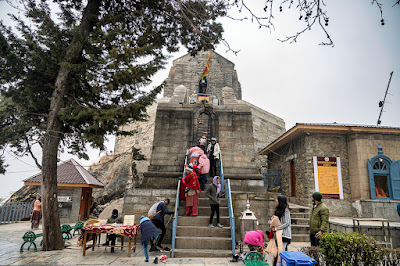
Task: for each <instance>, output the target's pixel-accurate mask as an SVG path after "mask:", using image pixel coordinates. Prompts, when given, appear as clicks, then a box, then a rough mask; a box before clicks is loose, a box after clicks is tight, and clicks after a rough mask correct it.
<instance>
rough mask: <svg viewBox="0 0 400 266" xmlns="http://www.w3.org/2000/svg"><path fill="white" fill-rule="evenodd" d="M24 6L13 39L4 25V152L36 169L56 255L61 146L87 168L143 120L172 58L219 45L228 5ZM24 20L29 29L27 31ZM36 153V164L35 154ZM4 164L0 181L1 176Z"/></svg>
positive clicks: (48, 239) (0, 101)
mask: <svg viewBox="0 0 400 266" xmlns="http://www.w3.org/2000/svg"><path fill="white" fill-rule="evenodd" d="M53 2H54V3H55V4H57V16H55V11H54V10H52V9H51V8H53V9H54V7H55V4H54V3H53V4H51V5H50V4H49V3H47V2H46V1H33V0H32V1H25V5H24V10H23V11H24V14H23V15H24V18H19V17H16V16H14V17H13V19H14V20H15V21H16V23H17V27H16V29H17V31H15V29H11V28H8V27H6V26H5V25H3V23H1V24H0V70H1V72H0V83H1V87H0V92H1V96H0V97H1V98H0V149H4V148H5V147H6V146H7V145H10V146H11V147H13V148H14V149H13V151H14V152H15V153H16V154H18V155H22V154H24V153H29V154H31V155H32V157H33V158H34V160H35V162H36V164H37V165H38V167H40V168H41V169H42V176H43V180H42V183H41V189H42V203H43V204H42V205H43V233H44V237H43V250H54V249H62V248H63V247H64V243H63V240H62V235H61V231H60V219H59V214H58V204H57V176H56V175H57V152H58V150H59V148H60V145H63V146H65V147H66V148H67V149H68V150H69V151H70V152H72V153H74V154H77V155H79V156H80V157H82V158H87V155H86V150H85V144H87V143H90V144H92V145H93V146H94V147H99V148H101V149H102V148H103V145H104V136H105V135H106V134H115V133H119V134H128V133H127V132H120V131H119V128H120V126H121V125H123V124H125V123H127V122H132V121H135V120H141V119H144V118H145V116H146V114H145V110H146V106H148V105H149V104H151V103H152V102H153V101H154V99H155V97H156V95H157V93H159V92H160V90H161V89H162V87H163V84H161V85H160V86H158V87H156V88H152V89H150V90H149V89H147V86H148V85H149V84H150V82H151V78H152V76H153V75H154V74H155V73H156V72H157V71H158V70H160V69H161V68H163V66H164V64H165V63H166V59H167V58H168V53H170V52H173V51H177V50H178V47H179V46H180V45H181V44H183V45H184V46H186V47H187V48H188V50H189V51H190V52H191V53H193V54H195V53H196V52H197V51H199V50H202V49H211V48H213V46H214V45H215V44H217V43H218V42H219V41H220V39H221V34H222V27H221V25H220V24H219V23H216V21H215V20H216V19H217V18H218V17H220V16H224V15H225V12H226V8H227V7H226V5H225V4H224V3H223V2H221V3H219V1H205V0H204V1H202V0H192V1H186V0H172V1H163V0H141V1H128V0H122V1H117V0H114V1H105V0H104V1H101V0H88V1H87V2H86V1H83V2H82V1H80V0H69V1H68V0H55V1H53ZM27 19H28V20H29V22H28V23H26V21H27ZM34 144H39V145H40V146H41V147H42V151H43V153H42V161H41V162H39V160H38V159H37V158H35V156H34V154H33V153H32V149H31V147H32V145H34ZM3 163H4V162H3V159H2V158H1V156H0V172H4V165H3Z"/></svg>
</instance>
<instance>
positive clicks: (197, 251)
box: [174, 192, 232, 258]
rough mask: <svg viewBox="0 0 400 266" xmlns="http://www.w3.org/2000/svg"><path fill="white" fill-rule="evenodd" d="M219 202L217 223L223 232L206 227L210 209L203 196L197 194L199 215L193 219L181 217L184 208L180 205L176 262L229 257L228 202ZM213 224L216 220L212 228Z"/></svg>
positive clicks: (230, 251)
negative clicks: (182, 259)
mask: <svg viewBox="0 0 400 266" xmlns="http://www.w3.org/2000/svg"><path fill="white" fill-rule="evenodd" d="M220 201H221V203H220V223H221V224H222V225H224V227H223V228H217V227H215V228H209V227H208V225H209V217H210V213H211V208H210V205H209V201H208V198H207V197H206V195H205V192H201V193H200V198H199V204H198V211H199V213H198V214H199V215H198V216H196V217H193V216H184V213H185V204H184V202H182V203H183V204H182V205H181V204H180V206H179V217H178V226H177V230H176V239H175V241H176V242H175V251H174V253H175V254H174V256H175V257H176V258H182V257H214V258H216V257H230V256H232V241H231V235H230V228H229V215H228V207H227V200H226V199H225V198H221V199H220ZM215 223H216V216H214V220H213V224H214V226H215Z"/></svg>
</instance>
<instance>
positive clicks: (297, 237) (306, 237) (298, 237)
mask: <svg viewBox="0 0 400 266" xmlns="http://www.w3.org/2000/svg"><path fill="white" fill-rule="evenodd" d="M292 242H310V234H292Z"/></svg>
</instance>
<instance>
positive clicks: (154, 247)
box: [149, 246, 160, 252]
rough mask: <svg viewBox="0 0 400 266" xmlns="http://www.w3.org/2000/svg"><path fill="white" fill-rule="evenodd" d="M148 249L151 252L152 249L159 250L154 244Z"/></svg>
mask: <svg viewBox="0 0 400 266" xmlns="http://www.w3.org/2000/svg"><path fill="white" fill-rule="evenodd" d="M149 251H150V252H152V251H160V250H159V249H158V248H157V247H156V246H153V247H151V248H150V250H149Z"/></svg>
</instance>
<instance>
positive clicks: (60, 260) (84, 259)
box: [0, 222, 309, 266]
mask: <svg viewBox="0 0 400 266" xmlns="http://www.w3.org/2000/svg"><path fill="white" fill-rule="evenodd" d="M29 230H30V223H29V222H19V223H14V224H7V225H1V226H0V265H29V266H34V265H142V266H146V265H147V266H149V265H153V263H152V262H153V260H154V258H155V256H160V255H163V254H164V253H161V252H150V262H145V261H144V252H143V248H142V246H141V245H140V241H138V243H137V246H136V251H135V252H132V254H131V257H128V250H127V248H125V249H124V250H122V251H121V249H118V248H116V249H115V253H111V252H110V248H107V249H105V248H104V247H96V248H95V250H94V251H92V250H91V249H88V250H87V251H86V256H83V255H82V248H81V247H77V246H76V242H77V240H78V236H77V235H75V236H74V237H73V238H72V239H70V240H69V241H68V242H69V246H68V247H67V248H65V249H63V250H53V251H46V252H43V251H41V247H40V246H39V244H40V239H38V240H36V244H37V246H38V251H37V252H34V251H33V250H30V251H26V250H24V252H23V253H20V252H19V249H20V247H21V244H22V243H23V240H22V236H23V235H24V233H25V232H26V231H29ZM41 231H42V230H41V226H40V228H39V229H38V230H35V232H37V233H39V232H41ZM306 245H309V244H308V243H300V242H294V243H292V245H289V250H293V251H297V250H298V249H299V248H301V247H302V246H306ZM166 254H168V253H166ZM230 260H231V258H175V259H171V258H169V259H168V261H167V262H165V263H164V264H168V265H171V266H173V265H192V266H195V265H201V266H203V265H221V266H230V265H243V263H242V262H238V263H232V262H230ZM159 264H163V263H161V262H160V263H159Z"/></svg>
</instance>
